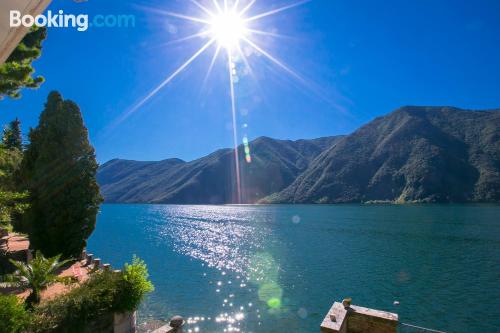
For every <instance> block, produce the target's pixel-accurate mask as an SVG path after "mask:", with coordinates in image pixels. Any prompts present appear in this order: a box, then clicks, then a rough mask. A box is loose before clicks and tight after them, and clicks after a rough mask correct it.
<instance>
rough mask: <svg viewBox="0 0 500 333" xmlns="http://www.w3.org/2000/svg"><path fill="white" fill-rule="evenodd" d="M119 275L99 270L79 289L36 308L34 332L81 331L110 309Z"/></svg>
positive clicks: (116, 290)
mask: <svg viewBox="0 0 500 333" xmlns="http://www.w3.org/2000/svg"><path fill="white" fill-rule="evenodd" d="M120 275H121V274H117V273H113V272H100V273H96V274H94V275H92V277H91V278H90V279H89V280H88V281H87V282H85V283H83V284H82V285H81V286H79V287H78V288H74V289H72V290H71V291H70V292H69V293H67V294H65V295H62V296H59V297H57V298H55V299H52V300H50V301H47V302H43V304H42V305H40V306H39V307H37V308H35V312H34V313H35V316H34V322H35V325H34V329H33V331H35V332H46V331H55V332H80V331H82V328H84V327H86V326H88V324H89V323H91V322H92V321H94V320H96V319H98V318H100V317H101V316H103V315H105V314H108V313H111V312H113V309H114V300H115V298H116V295H117V293H118V286H119V281H120V279H121V276H120Z"/></svg>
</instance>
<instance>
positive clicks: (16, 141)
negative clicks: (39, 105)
mask: <svg viewBox="0 0 500 333" xmlns="http://www.w3.org/2000/svg"><path fill="white" fill-rule="evenodd" d="M3 144H4V145H5V147H6V148H7V149H18V150H22V149H23V138H22V136H21V122H20V121H19V119H17V118H16V119H15V120H13V121H11V122H10V124H9V126H7V127H6V128H5V129H4V130H3Z"/></svg>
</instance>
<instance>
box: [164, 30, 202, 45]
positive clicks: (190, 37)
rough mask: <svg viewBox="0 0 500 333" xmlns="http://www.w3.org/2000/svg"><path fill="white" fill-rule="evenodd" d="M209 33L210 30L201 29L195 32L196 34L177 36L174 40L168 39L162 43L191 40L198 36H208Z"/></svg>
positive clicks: (168, 43) (169, 43)
mask: <svg viewBox="0 0 500 333" xmlns="http://www.w3.org/2000/svg"><path fill="white" fill-rule="evenodd" d="M210 33H211V31H210V30H205V31H202V32H199V33H196V34H192V35H189V36H186V37H182V38H179V39H174V40H171V41H168V42H166V43H164V44H162V45H172V44H177V43H182V42H185V41H188V40H191V39H195V38H198V37H203V36H208V35H209V34H210Z"/></svg>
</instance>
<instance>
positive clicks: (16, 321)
mask: <svg viewBox="0 0 500 333" xmlns="http://www.w3.org/2000/svg"><path fill="white" fill-rule="evenodd" d="M28 321H29V316H28V313H27V311H26V309H25V308H24V305H23V304H22V303H21V302H19V300H18V299H17V297H16V296H13V295H9V296H6V295H2V294H0V333H18V332H23V331H24V328H25V327H26V325H27V323H28Z"/></svg>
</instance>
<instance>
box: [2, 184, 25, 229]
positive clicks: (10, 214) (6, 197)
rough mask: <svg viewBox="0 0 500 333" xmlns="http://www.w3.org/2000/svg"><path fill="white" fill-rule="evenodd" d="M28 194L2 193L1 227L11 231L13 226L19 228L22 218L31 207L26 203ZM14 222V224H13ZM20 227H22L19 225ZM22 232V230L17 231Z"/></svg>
mask: <svg viewBox="0 0 500 333" xmlns="http://www.w3.org/2000/svg"><path fill="white" fill-rule="evenodd" d="M27 198H28V193H27V192H23V193H20V192H3V191H0V227H1V228H4V229H8V230H10V229H11V228H12V224H15V226H18V225H19V223H16V222H19V221H20V220H21V216H22V214H23V213H24V211H25V210H26V209H27V208H28V207H29V205H28V204H27V203H26V199H27ZM13 222H14V223H13ZM19 226H20V225H19ZM16 230H17V231H21V230H20V229H16Z"/></svg>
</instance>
